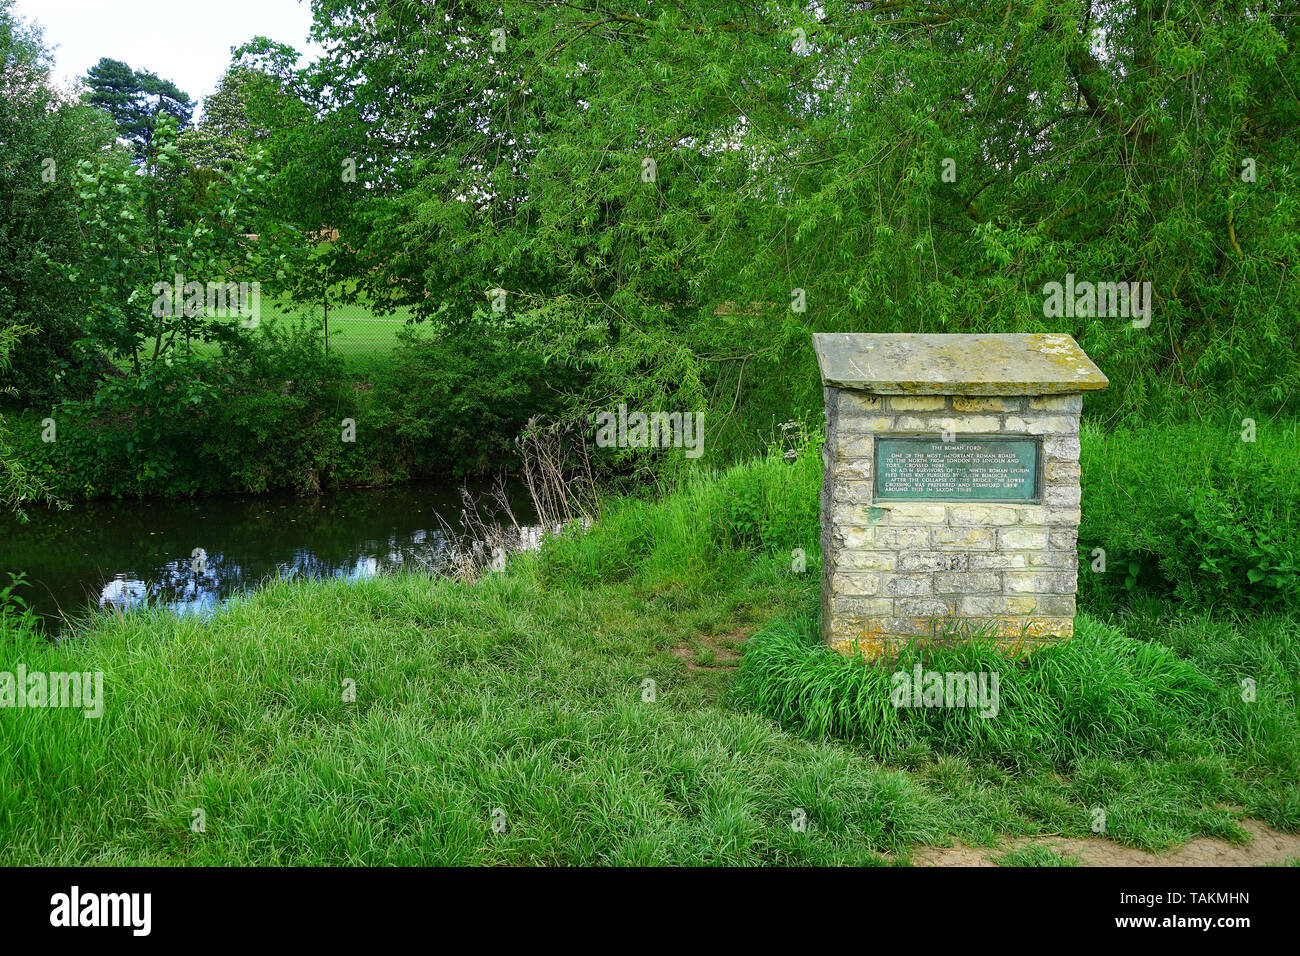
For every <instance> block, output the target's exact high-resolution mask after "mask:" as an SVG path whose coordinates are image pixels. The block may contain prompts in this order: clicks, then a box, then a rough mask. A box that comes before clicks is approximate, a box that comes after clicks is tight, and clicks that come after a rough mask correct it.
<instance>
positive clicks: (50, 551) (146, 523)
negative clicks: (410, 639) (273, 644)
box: [0, 483, 540, 623]
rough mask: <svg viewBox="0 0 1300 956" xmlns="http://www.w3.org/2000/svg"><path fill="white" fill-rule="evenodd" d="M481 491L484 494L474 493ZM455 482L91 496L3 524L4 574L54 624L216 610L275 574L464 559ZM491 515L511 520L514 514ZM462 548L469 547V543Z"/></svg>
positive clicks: (364, 571)
mask: <svg viewBox="0 0 1300 956" xmlns="http://www.w3.org/2000/svg"><path fill="white" fill-rule="evenodd" d="M477 490H483V489H477ZM461 507H462V502H461V499H460V493H459V487H458V486H451V485H445V484H434V483H418V484H413V485H407V486H404V487H402V488H389V489H347V490H343V491H338V492H332V493H329V494H326V495H319V496H312V497H297V496H283V495H281V496H258V497H223V498H209V499H197V500H191V501H180V502H174V501H173V502H168V501H144V502H94V503H90V504H87V505H83V506H80V507H78V508H76V509H74V510H73V511H69V512H55V511H44V512H41V511H38V512H36V513H33V515H32V520H31V523H30V524H28V525H17V524H15V523H12V522H10V523H8V524H5V523H4V522H3V521H0V581H7V573H9V572H23V573H24V574H25V575H26V577H27V582H28V583H27V586H26V587H25V588H24V589H22V591H21V596H22V597H23V598H24V599H25V600H26V601H27V602H28V603H29V604H31V605H32V606H33V607H34V608H35V609H36V611H37V612H38V613H39V614H41V615H42V616H43V617H45V618H46V619H47V623H49V622H56V621H57V620H58V619H59V615H60V613H62V614H66V615H68V616H74V615H76V614H78V613H82V612H84V611H85V610H86V609H88V608H90V607H94V606H97V607H99V608H102V609H110V610H129V609H131V608H136V607H140V606H142V605H150V606H162V607H169V608H172V609H173V610H175V611H176V612H177V613H179V614H200V615H203V614H209V613H211V612H212V610H213V609H215V608H217V607H219V606H220V605H221V604H222V603H223V602H224V601H226V600H227V599H228V598H229V597H230V596H231V595H233V594H236V593H239V592H241V591H247V590H249V589H251V588H253V587H255V586H257V585H258V584H259V583H261V582H262V581H264V580H266V579H268V578H275V577H283V578H331V577H332V578H340V579H343V580H348V581H355V580H362V579H366V578H371V577H374V576H375V575H378V574H384V573H387V572H391V571H396V570H403V569H405V570H413V569H417V570H428V571H434V570H438V569H441V568H444V567H447V566H448V565H449V564H450V563H451V562H452V561H453V559H454V558H455V557H456V551H455V549H456V546H457V542H456V541H455V540H454V539H453V537H452V535H450V534H448V532H447V529H448V528H450V529H451V530H452V531H453V532H455V534H456V535H461V534H463V532H464V531H465V528H464V525H463V524H462V520H461ZM510 507H511V510H512V511H513V513H514V515H515V517H516V519H517V520H518V521H519V522H520V523H521V531H522V532H523V534H522V537H523V538H524V539H526V540H528V541H535V540H536V538H537V537H538V535H539V531H540V529H538V528H537V527H536V526H533V525H529V524H524V522H526V521H528V520H530V519H531V513H530V511H529V510H528V505H527V501H526V496H525V495H524V494H523V492H522V489H518V488H512V489H510ZM490 517H493V518H496V519H499V520H502V521H503V522H504V523H506V524H509V517H508V516H506V515H503V514H499V513H496V514H493V515H491V516H490ZM460 544H462V545H463V544H464V541H463V540H462V541H461V542H460Z"/></svg>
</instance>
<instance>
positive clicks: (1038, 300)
mask: <svg viewBox="0 0 1300 956" xmlns="http://www.w3.org/2000/svg"><path fill="white" fill-rule="evenodd" d="M313 9H314V11H315V14H316V32H317V34H318V35H319V37H320V39H321V40H322V41H323V42H324V43H325V44H326V46H327V49H328V50H329V54H328V56H327V58H326V60H325V61H324V62H323V63H322V64H320V65H319V66H318V67H316V70H317V73H318V75H320V76H323V77H328V78H329V83H328V88H329V89H330V90H332V92H333V95H334V96H335V98H336V99H337V101H338V102H339V103H345V104H348V105H350V106H351V107H352V108H353V109H354V110H355V111H356V112H357V113H358V115H360V116H362V117H364V119H365V121H366V123H367V125H368V127H369V128H370V129H371V131H372V140H371V143H372V147H371V150H372V153H371V156H370V157H368V170H367V186H368V188H369V190H370V194H371V197H372V199H371V202H370V203H369V205H368V206H367V210H368V213H367V217H366V218H365V220H364V221H362V222H361V223H360V225H361V226H362V227H363V228H361V229H358V230H356V231H354V232H353V234H352V235H351V237H350V238H351V241H352V242H354V243H355V244H357V245H358V247H359V248H361V249H362V250H363V251H362V255H367V256H369V258H370V261H371V262H373V263H375V264H376V268H375V269H374V270H373V271H372V272H371V273H370V281H372V282H373V283H374V285H375V286H376V287H377V288H378V287H384V288H387V289H390V290H397V291H398V294H399V295H400V296H402V298H403V300H404V301H405V302H406V303H407V304H409V305H411V306H412V307H414V308H415V309H416V310H417V311H419V312H421V313H424V314H431V313H433V312H434V311H436V310H437V309H438V308H439V307H444V308H445V309H447V310H449V311H451V312H454V313H455V314H456V315H457V316H459V317H460V318H461V319H462V320H463V321H475V319H474V315H475V313H476V310H481V309H482V306H483V303H484V302H485V296H486V295H487V294H488V293H489V292H491V291H492V290H493V289H498V288H499V289H501V290H504V293H505V299H506V301H508V302H509V303H510V309H511V311H512V313H517V314H518V315H519V316H520V317H521V320H524V321H527V322H529V323H530V324H531V325H532V327H533V328H534V331H535V335H536V341H537V343H538V347H539V348H544V349H547V350H548V351H549V353H550V354H554V355H555V356H557V357H562V358H564V359H565V360H568V361H572V362H580V363H587V364H588V365H589V366H591V367H594V368H595V369H596V370H598V375H597V377H596V379H595V380H594V382H593V385H592V388H591V391H590V393H589V394H588V396H587V398H586V404H587V405H588V406H590V407H597V406H600V405H603V404H604V403H607V402H609V401H611V400H617V399H619V398H625V399H628V400H632V401H636V402H639V403H641V404H643V405H646V406H648V407H652V408H676V409H683V410H684V409H688V408H693V407H700V405H701V404H704V403H707V404H709V405H710V406H711V407H713V408H715V409H717V410H718V411H719V413H720V414H719V415H718V416H717V417H716V418H715V419H714V424H715V427H716V426H717V423H718V422H720V421H721V420H723V419H725V418H726V416H727V415H728V414H730V413H731V411H732V410H733V409H736V410H737V411H738V413H739V414H746V415H748V417H749V421H750V423H751V427H750V428H747V429H743V430H740V429H738V430H737V434H739V433H740V432H741V431H747V432H749V433H753V432H754V431H756V429H755V428H753V427H752V425H753V424H754V423H756V422H767V421H770V420H771V417H772V416H781V417H788V416H789V415H790V414H791V413H794V412H798V411H801V410H803V409H814V408H817V407H819V405H820V398H819V395H818V391H817V384H816V383H817V374H816V369H815V365H814V363H813V359H812V354H811V349H810V347H809V341H808V340H809V333H810V332H812V331H819V330H821V331H981V330H996V331H1046V330H1053V331H1068V332H1070V333H1072V334H1074V335H1075V337H1076V338H1078V339H1079V340H1080V342H1081V343H1082V344H1083V345H1084V347H1085V348H1087V349H1088V350H1089V351H1090V352H1091V353H1093V354H1094V355H1096V356H1097V357H1098V358H1099V361H1101V363H1102V365H1103V368H1105V369H1106V371H1107V372H1108V373H1110V375H1111V379H1112V382H1114V387H1113V388H1112V389H1111V390H1110V391H1109V392H1107V393H1106V394H1105V395H1104V396H1103V397H1102V398H1101V399H1100V400H1099V401H1098V402H1094V403H1093V405H1092V407H1093V408H1098V409H1106V410H1108V411H1109V412H1112V413H1123V412H1131V411H1134V410H1136V409H1139V408H1142V407H1143V406H1144V404H1145V403H1147V402H1148V401H1149V400H1150V398H1151V396H1152V395H1156V394H1158V395H1160V396H1161V399H1162V400H1161V407H1162V408H1163V409H1165V410H1166V411H1167V413H1168V414H1171V415H1182V414H1197V413H1198V412H1199V413H1204V412H1206V411H1207V410H1209V409H1211V408H1212V407H1214V406H1217V405H1222V404H1226V405H1228V406H1229V407H1233V406H1237V407H1245V408H1251V407H1256V406H1257V405H1258V404H1259V403H1261V402H1262V403H1264V404H1265V405H1266V406H1267V407H1268V410H1269V412H1270V413H1271V411H1272V410H1273V409H1276V408H1282V407H1288V406H1289V407H1292V408H1294V407H1295V406H1296V404H1297V402H1298V401H1300V357H1298V356H1297V352H1296V350H1295V349H1294V347H1293V344H1292V339H1293V335H1294V315H1295V314H1296V312H1297V309H1300V283H1297V282H1296V281H1295V278H1296V277H1295V264H1296V259H1297V251H1300V250H1298V249H1297V246H1298V244H1300V239H1297V236H1300V230H1297V228H1296V226H1297V216H1298V210H1300V201H1298V200H1300V181H1298V180H1297V171H1298V170H1297V167H1296V165H1295V162H1294V158H1293V157H1294V155H1295V153H1296V148H1297V146H1298V145H1300V143H1297V139H1298V138H1300V100H1298V99H1297V93H1296V90H1295V86H1294V84H1293V83H1290V82H1289V81H1288V79H1287V78H1288V77H1291V76H1295V75H1298V74H1300V52H1298V51H1297V32H1298V31H1300V24H1298V23H1297V21H1296V18H1295V17H1294V16H1291V15H1290V13H1289V12H1288V9H1289V5H1288V4H1285V3H1282V2H1281V0H1254V2H1230V3H1219V2H1216V3H1210V2H1203V0H1180V2H1174V3H1163V2H1162V3H1159V4H1156V3H1152V2H1140V3H1136V4H1134V3H1119V2H1109V0H1101V2H1087V0H1082V2H1081V0H1050V2H1046V3H1043V2H1033V3H1030V2H1027V0H1026V2H1015V3H1011V4H1009V5H1007V4H1000V5H996V6H990V5H985V4H973V3H971V4H961V3H957V4H952V3H933V2H911V0H898V2H892V0H891V2H888V3H862V2H858V0H828V2H826V3H821V4H814V5H807V4H803V3H794V2H782V0H777V2H775V3H769V2H763V3H758V2H753V0H722V2H719V3H714V4H709V5H705V6H704V7H701V6H700V5H698V4H686V3H674V2H668V3H655V4H646V3H644V2H643V0H610V2H604V0H602V2H601V3H599V4H597V3H585V2H581V0H579V2H577V3H563V4H561V3H535V2H515V0H507V2H506V3H504V4H500V3H495V2H494V3H486V2H485V3H475V2H467V3H461V4H459V5H458V6H457V12H456V16H454V17H449V16H447V15H446V14H445V13H444V12H443V11H442V10H441V9H440V8H433V7H430V6H427V5H421V4H415V3H384V4H376V3H373V2H371V0H320V2H318V3H316V4H315V5H314V7H313ZM336 188H342V187H341V186H339V187H336ZM1067 274H1073V275H1076V276H1078V277H1079V278H1080V279H1087V280H1090V281H1108V282H1122V281H1135V282H1150V283H1151V287H1152V289H1153V291H1154V319H1153V321H1152V323H1151V325H1150V326H1149V327H1135V326H1134V325H1133V323H1132V322H1130V321H1129V319H1128V318H1127V317H1122V318H1121V317H1116V316H1096V315H1085V314H1076V315H1071V316H1063V317H1056V316H1051V315H1048V314H1046V313H1045V311H1044V287H1045V285H1046V283H1048V282H1052V281H1061V280H1063V279H1064V278H1065V276H1066V275H1067ZM801 310H802V311H801ZM776 420H781V419H780V418H777V419H776ZM715 447H716V446H715Z"/></svg>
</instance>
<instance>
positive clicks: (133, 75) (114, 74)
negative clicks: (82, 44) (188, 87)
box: [83, 57, 194, 161]
mask: <svg viewBox="0 0 1300 956" xmlns="http://www.w3.org/2000/svg"><path fill="white" fill-rule="evenodd" d="M83 101H84V102H85V104H86V105H87V106H93V107H95V108H96V109H100V110H103V111H104V112H106V113H107V114H108V115H109V116H110V117H112V119H113V123H114V124H115V125H116V126H117V132H118V135H119V136H120V137H121V138H122V139H124V140H126V141H127V142H128V143H130V144H131V145H132V147H133V149H134V151H135V158H136V159H137V160H140V161H145V160H146V159H147V158H148V157H149V155H150V154H151V153H152V152H153V150H154V145H155V144H154V137H155V134H156V132H157V130H158V127H159V121H160V118H161V117H170V118H171V119H172V120H173V121H174V122H175V123H176V125H177V127H178V128H179V129H184V128H185V127H186V126H187V125H188V124H189V121H190V116H191V115H192V114H193V113H194V104H193V103H191V102H190V98H189V94H187V93H185V92H183V91H182V90H180V89H178V88H177V86H176V84H175V83H173V82H171V81H170V80H164V79H162V78H161V77H159V76H157V75H156V74H154V73H151V72H149V71H148V70H133V69H131V67H129V66H127V64H125V63H123V62H122V61H121V60H113V59H110V58H109V57H103V58H102V59H100V61H99V62H98V63H96V64H95V65H94V66H92V67H91V68H90V69H89V70H87V71H86V92H85V94H84V95H83Z"/></svg>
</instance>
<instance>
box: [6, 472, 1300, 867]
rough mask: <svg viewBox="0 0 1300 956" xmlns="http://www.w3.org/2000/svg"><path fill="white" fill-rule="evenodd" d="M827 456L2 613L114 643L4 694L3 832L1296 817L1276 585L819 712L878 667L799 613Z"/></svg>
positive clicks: (171, 835)
mask: <svg viewBox="0 0 1300 956" xmlns="http://www.w3.org/2000/svg"><path fill="white" fill-rule="evenodd" d="M819 480H820V472H819V465H818V461H817V454H816V449H815V448H809V449H807V450H806V451H805V454H804V455H803V457H801V458H800V459H799V460H798V461H797V462H795V463H793V464H790V463H786V462H782V461H780V460H768V461H763V462H755V463H751V464H749V465H746V466H743V467H740V468H736V469H733V470H731V471H729V472H727V473H725V474H722V475H713V476H707V477H702V478H699V479H697V480H695V481H694V482H692V483H690V484H689V485H688V486H687V487H685V488H684V489H682V490H679V491H678V492H676V493H674V494H672V495H670V496H669V497H667V498H666V499H665V500H663V501H661V502H656V503H647V502H626V503H623V504H620V505H616V506H615V507H613V508H612V509H611V511H610V513H609V514H608V515H606V516H605V518H604V519H603V520H602V522H601V523H600V524H599V525H597V526H596V528H594V529H593V530H592V531H591V532H589V533H587V534H585V535H579V536H573V537H570V538H566V539H562V540H560V541H557V542H555V543H553V544H552V545H551V546H550V547H548V548H547V549H546V550H545V551H544V552H542V553H541V554H536V555H526V556H523V557H520V558H518V559H516V560H515V561H514V562H513V563H512V565H511V566H510V567H509V568H508V569H507V570H506V571H505V572H502V573H498V574H492V575H489V576H488V577H486V578H484V579H483V580H481V581H479V582H477V583H470V582H464V581H454V580H430V579H428V578H425V577H421V576H401V577H392V578H379V579H375V580H371V581H366V582H361V583H357V584H351V585H349V584H343V583H338V582H323V583H314V584H287V583H277V584H272V585H270V586H267V587H266V588H264V589H262V590H260V591H259V592H257V593H256V594H253V595H250V596H248V597H247V598H244V599H241V600H239V601H238V602H236V603H234V604H232V605H231V606H229V607H228V608H226V609H225V610H223V611H222V612H220V613H219V614H218V615H216V616H215V617H214V618H213V619H212V620H211V621H208V622H200V621H198V620H195V619H192V618H183V619H179V620H178V619H176V618H173V617H169V616H167V615H165V614H160V613H159V614H138V615H132V616H129V617H125V618H120V619H104V620H100V621H97V622H95V623H94V624H93V625H92V626H91V627H90V628H89V629H88V630H87V632H86V633H85V634H83V635H81V636H79V637H78V638H77V639H75V640H71V641H68V642H65V643H64V644H63V645H61V646H58V647H51V646H49V645H46V644H43V643H41V642H40V641H39V640H38V639H37V638H36V637H35V636H34V635H31V634H27V633H25V632H24V629H23V627H22V626H21V624H20V623H19V622H17V621H16V620H15V619H12V618H11V619H10V620H9V621H8V623H7V624H6V625H3V626H2V627H0V629H3V630H4V633H5V637H4V638H3V642H2V643H0V671H3V670H13V669H14V667H15V666H16V664H17V662H19V661H22V662H23V663H25V665H26V666H27V668H28V669H29V670H47V671H56V670H65V671H66V670H74V669H75V670H89V671H94V670H102V671H103V672H104V686H105V697H106V703H105V709H104V713H103V716H102V718H100V719H98V720H88V719H85V718H84V717H83V716H82V714H81V712H79V711H76V710H35V709H29V710H15V709H7V708H0V779H3V780H5V781H8V782H9V786H7V787H6V788H4V790H3V792H0V861H3V862H4V863H10V864H15V863H90V862H96V863H143V864H240V863H262V864H275V863H281V864H289V863H294V864H309V863H369V864H390V863H392V864H416V863H421V864H438V863H448V864H469V863H475V864H478V863H483V864H494V863H515V864H521V863H605V864H620V863H669V864H695V863H732V864H739V863H774V864H782V863H821V864H833V863H872V862H880V861H881V860H882V857H881V854H892V855H893V858H894V859H901V860H904V861H905V860H907V859H909V858H910V855H911V854H912V852H913V850H914V848H915V847H916V846H918V845H926V844H943V843H946V842H948V841H950V840H953V839H957V840H961V841H963V842H966V843H974V844H988V843H990V842H991V841H993V840H994V839H995V838H996V837H997V836H998V835H1000V834H1008V835H1016V834H1036V833H1060V834H1064V835H1067V836H1087V835H1090V834H1091V833H1092V824H1093V821H1094V819H1095V817H1094V815H1093V810H1094V809H1095V808H1096V807H1098V806H1101V807H1104V808H1105V811H1106V817H1107V832H1108V835H1109V836H1110V837H1111V839H1113V840H1116V841H1119V842H1122V843H1126V844H1129V845H1133V846H1139V847H1144V848H1157V847H1164V846H1169V845H1172V844H1175V843H1178V842H1181V841H1183V840H1186V839H1187V838H1189V837H1191V836H1193V835H1196V834H1210V835H1217V836H1222V837H1226V838H1228V839H1242V838H1244V832H1243V830H1242V829H1241V826H1240V824H1239V822H1238V821H1239V820H1240V819H1241V817H1242V816H1244V815H1251V816H1256V817H1259V818H1261V819H1263V820H1264V821H1265V822H1267V823H1269V824H1271V825H1272V826H1275V827H1278V828H1280V829H1287V830H1297V829H1300V788H1298V787H1297V780H1298V779H1300V773H1297V766H1298V764H1297V759H1298V758H1297V752H1298V751H1300V728H1298V725H1297V719H1296V700H1297V692H1298V690H1300V688H1298V687H1297V676H1298V675H1300V622H1297V620H1296V619H1295V618H1294V617H1293V616H1288V615H1287V614H1286V613H1285V612H1265V613H1261V614H1253V615H1250V616H1233V615H1224V614H1217V615H1211V614H1209V613H1208V612H1191V611H1184V612H1175V611H1173V610H1171V607H1170V606H1169V605H1165V606H1164V607H1163V609H1162V610H1160V612H1159V613H1156V614H1152V613H1150V612H1148V611H1130V612H1126V613H1124V614H1123V615H1119V616H1116V617H1115V618H1113V619H1112V620H1108V621H1105V622H1103V621H1102V620H1099V619H1097V618H1094V617H1090V616H1089V615H1088V614H1087V613H1083V614H1081V615H1080V618H1079V639H1078V640H1077V641H1076V642H1075V644H1073V645H1071V646H1069V647H1068V648H1066V649H1064V650H1063V652H1062V653H1061V654H1059V655H1057V656H1055V657H1053V658H1043V660H1042V661H1040V662H1037V663H1032V664H1027V665H1006V668H1005V669H1007V670H1008V671H1010V670H1016V674H1014V675H1009V676H1008V678H1007V684H1006V687H1007V691H1006V696H1005V698H1004V706H1003V714H1002V716H1001V717H999V718H998V719H997V720H994V721H992V722H990V724H989V725H988V726H985V727H979V726H973V725H971V724H970V723H969V717H970V715H969V714H966V715H964V717H963V716H962V715H956V716H953V715H949V717H948V718H944V717H942V716H940V715H933V714H929V715H927V714H921V713H918V715H917V716H915V717H913V715H912V714H910V713H909V714H904V715H899V714H897V713H892V714H888V715H887V716H886V719H887V720H892V721H893V722H894V725H893V726H892V727H891V728H889V729H887V732H881V730H880V728H874V729H873V728H872V727H871V726H868V725H867V724H866V723H864V722H863V721H862V719H860V717H859V718H854V717H852V716H850V718H849V719H847V720H840V721H835V720H829V721H822V722H820V723H819V722H818V720H817V715H818V714H819V713H821V714H824V713H830V712H834V711H835V710H836V707H838V708H839V711H838V712H839V713H849V714H850V715H852V714H858V715H861V714H863V713H867V712H868V710H869V708H868V709H867V710H864V709H862V708H858V709H853V708H849V709H848V710H846V709H845V708H844V706H843V697H844V695H845V694H846V693H849V692H852V693H854V694H867V695H870V694H871V693H872V690H871V688H872V686H874V685H873V682H877V683H878V682H879V680H880V678H881V676H883V675H881V674H880V673H879V672H874V673H873V672H871V671H869V670H868V669H867V668H864V667H862V666H861V665H858V664H854V663H852V662H849V661H844V660H840V659H838V658H831V657H828V656H826V655H824V654H823V653H822V652H821V651H820V649H819V648H818V647H817V646H816V643H815V641H814V640H812V639H811V633H810V622H811V620H812V615H813V614H814V613H815V605H816V600H817V593H818V584H819V581H818V572H819V569H818V567H817V558H816V556H817V553H818V551H817V542H816V520H817V498H816V489H817V485H818V482H819ZM795 548H802V549H804V550H805V551H806V554H807V564H806V570H804V571H802V572H799V571H796V570H794V568H795V567H796V566H797V561H796V560H794V558H793V556H792V552H793V551H794V549H795ZM969 653H976V652H969ZM741 660H743V664H741V663H740V661H741ZM1099 661H1100V662H1101V664H1100V665H1099V664H1098V662H1099ZM774 662H775V663H776V664H777V665H779V666H777V667H776V669H775V670H772V669H771V665H773V663H774ZM931 663H937V664H939V665H943V664H944V662H943V660H941V659H935V660H934V661H932V662H931ZM952 663H954V664H962V665H963V668H964V669H966V666H967V665H971V663H972V661H967V660H965V659H962V660H961V661H956V660H954V661H953V662H952ZM1101 665H1104V666H1101ZM945 666H946V665H945ZM1247 677H1249V678H1251V679H1253V680H1254V681H1255V683H1256V686H1257V697H1256V700H1255V701H1254V702H1253V703H1247V702H1245V701H1243V700H1241V694H1240V684H1241V681H1242V679H1243V678H1247ZM647 681H652V682H653V685H651V684H648V683H647ZM349 682H354V685H355V700H354V701H351V702H350V701H348V700H346V699H345V697H346V696H347V695H346V693H345V691H346V689H347V688H348V687H349V686H350V684H349ZM875 689H876V690H877V691H878V690H879V687H876V688H875ZM963 720H964V721H965V722H963ZM196 810H201V811H202V815H203V821H204V824H205V826H204V828H203V832H201V833H200V832H194V828H193V823H194V821H195V814H194V811H196ZM497 811H500V813H497ZM799 812H802V813H804V814H806V819H807V820H808V821H809V825H808V827H807V829H806V831H803V832H800V831H799V830H797V829H796V828H793V827H792V826H791V822H792V820H793V819H795V815H796V814H798V813H799ZM494 821H500V822H501V823H503V824H504V827H501V826H498V827H496V828H494ZM498 830H501V831H502V832H498Z"/></svg>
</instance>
